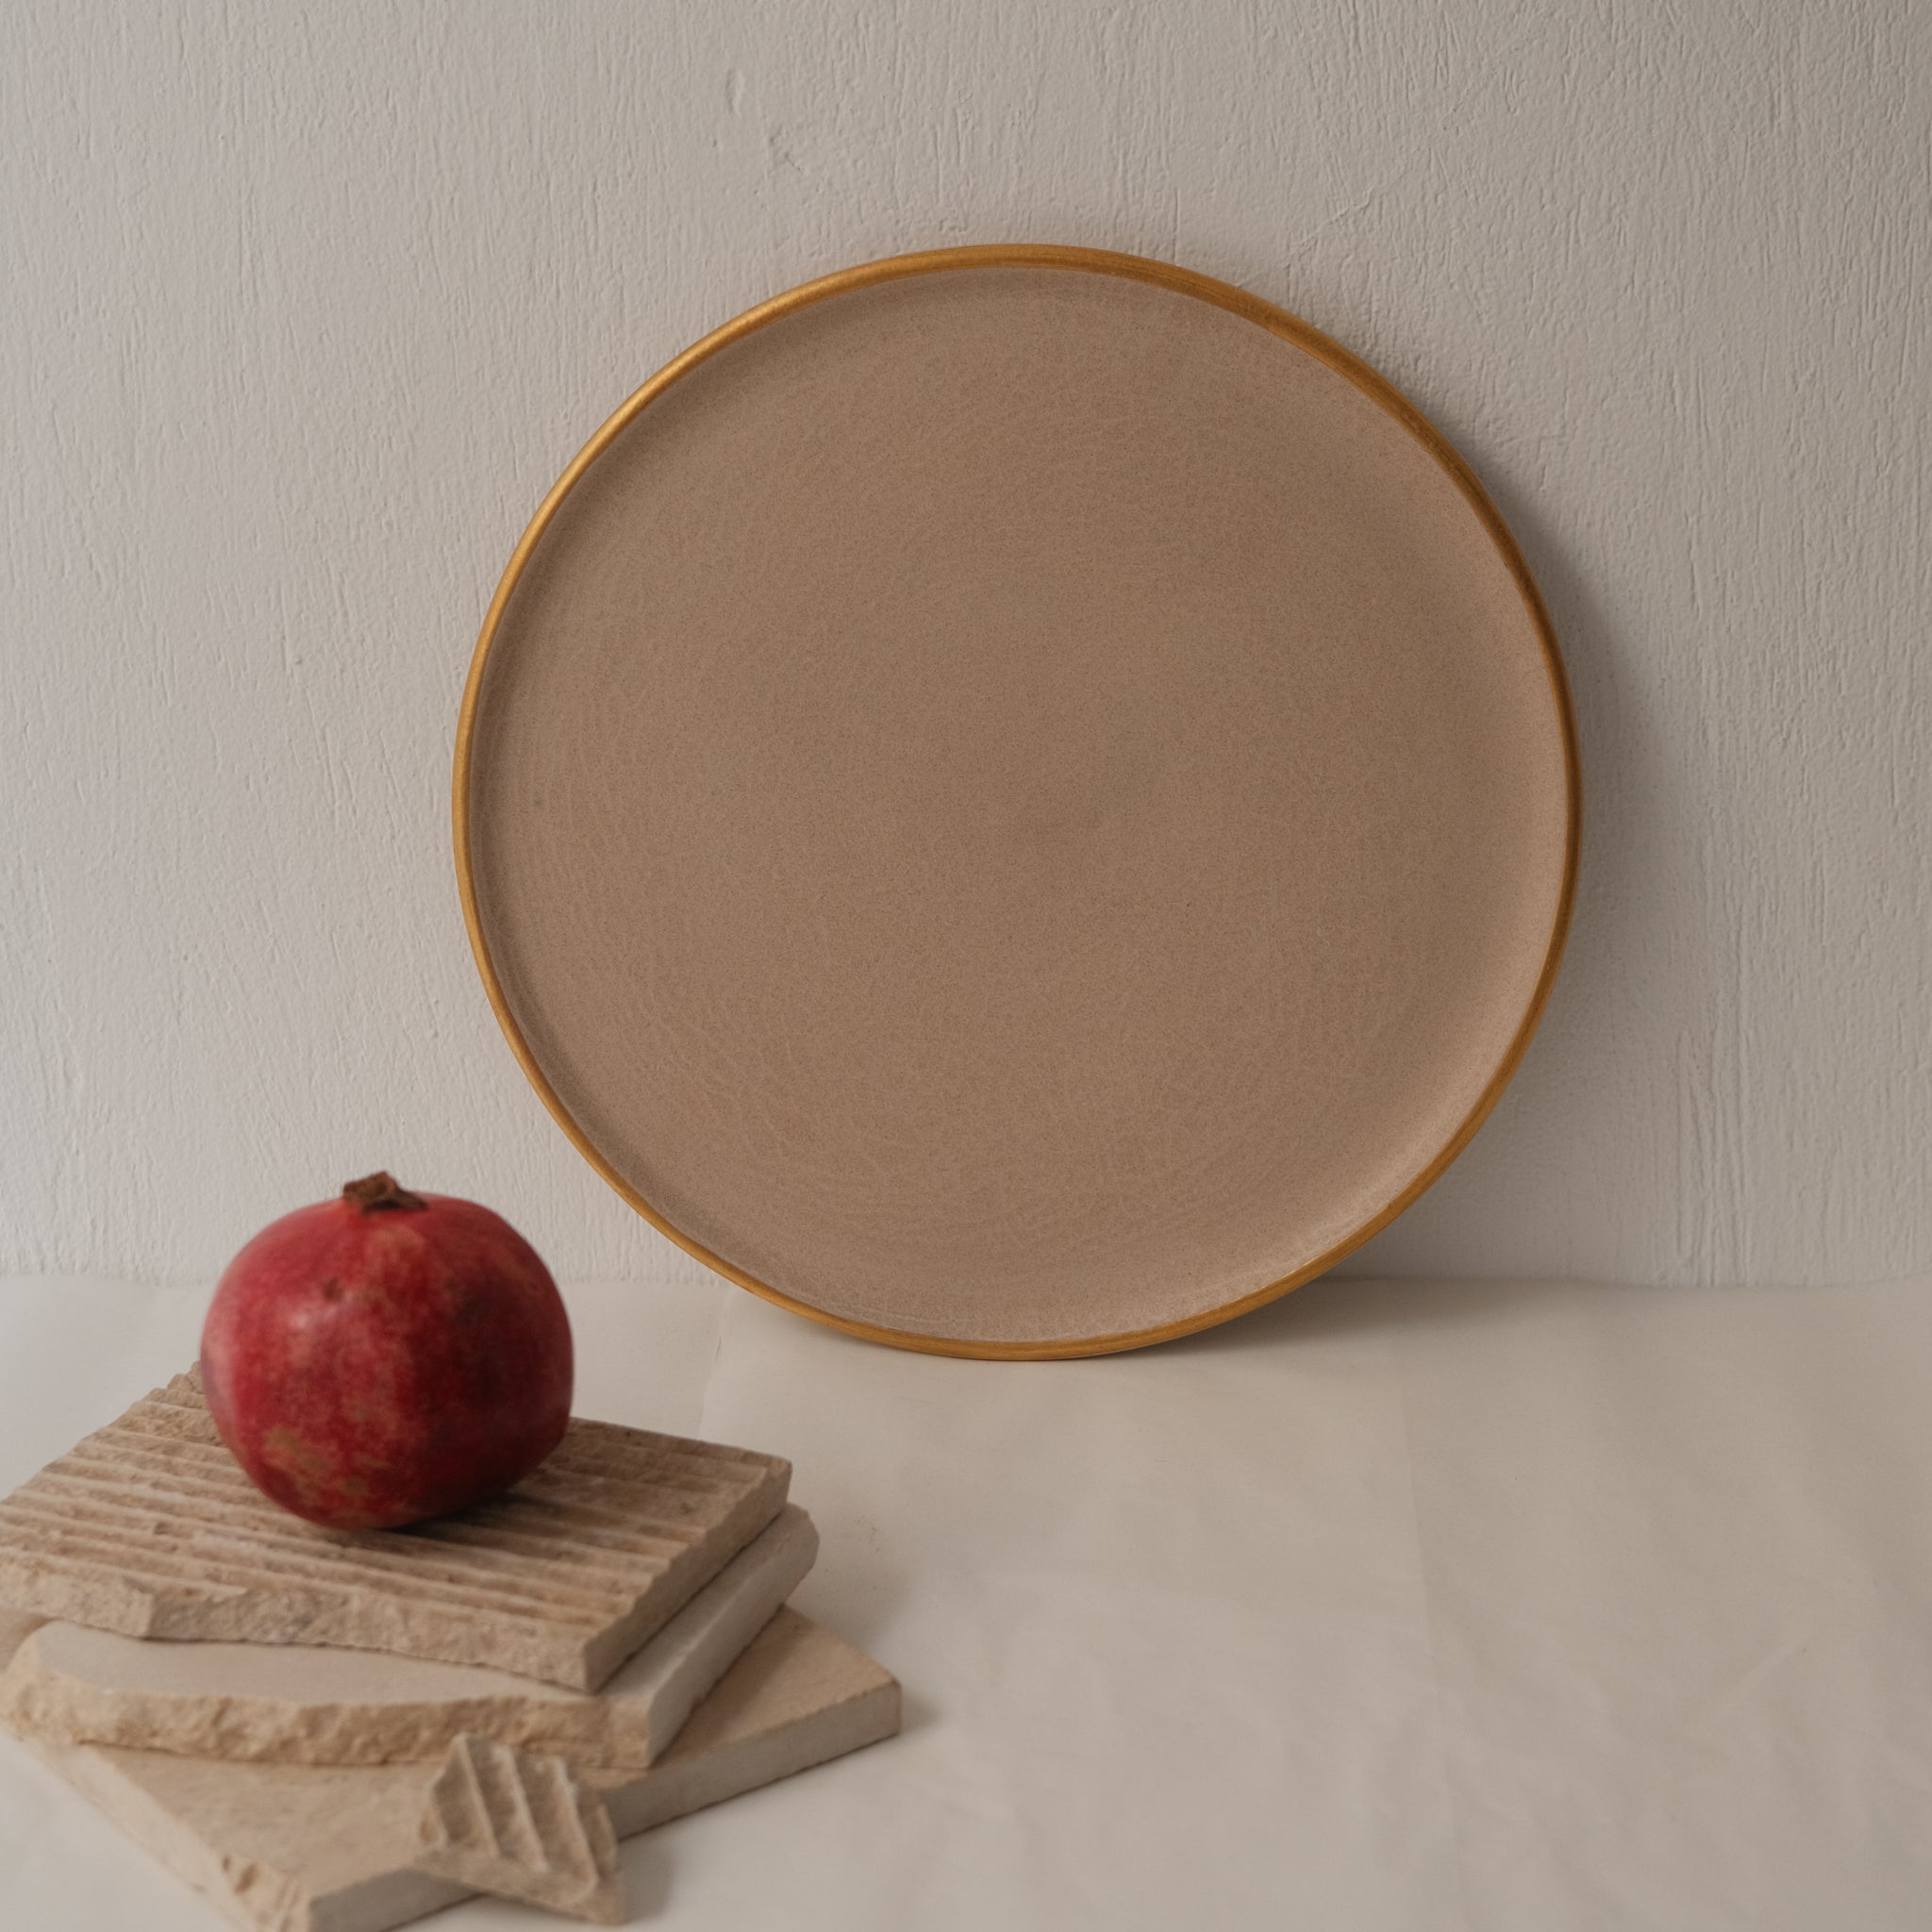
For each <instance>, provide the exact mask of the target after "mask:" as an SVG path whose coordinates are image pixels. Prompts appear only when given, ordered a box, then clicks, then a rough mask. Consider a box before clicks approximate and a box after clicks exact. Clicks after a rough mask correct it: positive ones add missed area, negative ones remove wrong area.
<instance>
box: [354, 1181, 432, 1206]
mask: <svg viewBox="0 0 1932 1932" xmlns="http://www.w3.org/2000/svg"><path fill="white" fill-rule="evenodd" d="M342 1199H343V1200H345V1201H353V1202H354V1203H355V1204H356V1206H357V1207H358V1208H361V1210H362V1211H363V1213H365V1214H374V1213H375V1211H376V1210H377V1209H378V1208H426V1207H428V1205H429V1203H428V1202H427V1201H425V1199H424V1198H423V1196H422V1195H421V1194H412V1193H410V1191H408V1188H405V1187H400V1186H398V1185H397V1183H396V1182H395V1181H393V1180H391V1178H390V1176H389V1175H388V1174H365V1175H364V1176H363V1177H362V1178H361V1179H360V1180H359V1181H351V1182H350V1183H349V1184H348V1186H347V1187H345V1188H344V1189H343V1190H342Z"/></svg>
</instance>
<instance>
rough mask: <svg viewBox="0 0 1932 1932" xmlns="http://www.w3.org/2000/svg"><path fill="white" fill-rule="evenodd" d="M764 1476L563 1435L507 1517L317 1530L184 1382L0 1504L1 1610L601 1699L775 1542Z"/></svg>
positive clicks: (683, 1452) (780, 1488)
mask: <svg viewBox="0 0 1932 1932" xmlns="http://www.w3.org/2000/svg"><path fill="white" fill-rule="evenodd" d="M790 1481H791V1465H790V1464H789V1463H788V1462H786V1461H784V1460H783V1459H782V1458H780V1457H774V1456H759V1455H756V1454H753V1453H752V1452H750V1451H747V1450H741V1449H727V1448H721V1447H719V1446H717V1445H716V1444H713V1443H708V1442H695V1441H687V1440H686V1439H684V1438H682V1437H676V1436H659V1435H654V1434H651V1433H650V1432H648V1431H645V1430H642V1429H626V1428H620V1427H618V1426H616V1425H615V1424H609V1423H593V1422H584V1421H573V1422H572V1424H570V1428H569V1431H568V1433H567V1434H566V1435H565V1437H564V1440H563V1441H562V1443H561V1444H560V1445H559V1446H558V1449H557V1450H556V1451H555V1453H554V1454H552V1455H551V1456H550V1457H549V1458H548V1459H547V1460H546V1461H545V1462H544V1463H543V1464H542V1466H541V1468H539V1469H536V1470H534V1471H532V1473H531V1474H529V1475H527V1476H525V1478H524V1480H523V1481H522V1482H520V1483H519V1484H517V1486H516V1487H515V1488H514V1489H512V1490H510V1491H508V1492H507V1493H505V1494H504V1495H502V1496H498V1497H495V1498H493V1499H492V1500H491V1501H490V1502H487V1503H480V1504H477V1505H475V1506H474V1507H471V1508H468V1509H462V1510H458V1511H456V1512H454V1513H453V1514H451V1515H448V1516H443V1517H438V1518H436V1519H434V1520H433V1521H432V1522H429V1523H425V1524H413V1525H411V1526H410V1527H409V1528H408V1529H401V1530H355V1531H342V1530H325V1529H320V1528H317V1527H316V1526H315V1525H314V1524H308V1523H304V1522H303V1521H301V1520H300V1519H299V1518H298V1517H294V1516H291V1515H290V1514H289V1513H288V1512H287V1511H286V1510H283V1509H280V1508H278V1507H276V1506H275V1504H273V1503H271V1502H269V1501H268V1499H267V1498H266V1497H264V1496H263V1495H261V1494H260V1493H259V1492H258V1491H257V1490H256V1488H255V1487H254V1485H253V1484H252V1483H250V1482H249V1480H248V1478H247V1477H246V1476H245V1475H244V1474H242V1469H241V1467H240V1465H239V1464H238V1463H237V1462H236V1461H235V1459H234V1457H232V1456H230V1455H229V1454H228V1452H227V1450H226V1448H225V1447H224V1445H223V1443H222V1441H221V1439H220V1437H219V1436H218V1435H217V1434H216V1433H215V1426H214V1422H213V1419H212V1418H211V1417H210V1416H209V1414H208V1405H207V1403H206V1402H205V1401H204V1399H203V1397H202V1393H201V1390H200V1386H199V1384H198V1382H197V1381H196V1379H195V1378H194V1377H193V1376H192V1375H177V1376H176V1377H175V1380H174V1381H173V1382H171V1383H170V1384H169V1385H168V1386H167V1387H166V1388H165V1389H158V1390H156V1391H154V1392H153V1393H152V1394H150V1395H148V1396H146V1397H144V1398H143V1399H142V1401H140V1402H137V1403H136V1404H135V1405H134V1407H132V1408H130V1409H129V1410H128V1411H127V1413H126V1414H125V1415H124V1416H122V1417H121V1418H120V1420H119V1421H118V1422H114V1423H110V1424H108V1426H107V1427H106V1428H104V1429H100V1430H97V1431H96V1432H95V1433H94V1434H93V1435H92V1436H89V1437H88V1438H87V1439H86V1440H85V1441H82V1442H80V1443H79V1444H78V1445H77V1446H76V1447H75V1448H74V1449H72V1450H70V1451H69V1452H68V1453H67V1454H66V1455H65V1456H63V1457H58V1459H57V1460H56V1461H54V1462H52V1463H49V1464H48V1466H47V1467H46V1468H45V1469H43V1470H42V1472H41V1473H40V1474H38V1475H36V1476H34V1477H32V1478H31V1479H30V1480H29V1481H27V1482H25V1483H24V1484H23V1485H22V1486H21V1487H20V1488H19V1489H17V1490H16V1491H13V1493H12V1494H11V1495H10V1496H8V1497H7V1498H5V1499H4V1500H0V1604H6V1605H8V1606H9V1607H13V1608H16V1609H22V1610H31V1611H34V1612H37V1613H38V1614H40V1615H42V1616H45V1617H58V1618H64V1619H66V1620H67V1621H69V1622H71V1623H77V1624H92V1625H95V1626H96V1627H98V1628H101V1629H106V1630H115V1631H119V1632H121V1633H122V1634H123V1635H125V1636H129V1637H153V1638H191V1639H202V1640H209V1641H243V1642H251V1643H325V1644H340V1645H347V1646H350V1647H352V1648H356V1649H365V1650H382V1651H391V1652H395V1653H397V1654H399V1655H402V1656H407V1657H430V1658H435V1659H438V1660H440V1661H441V1662H445V1663H462V1664H482V1665H489V1666H491V1667H493V1668H495V1669H498V1670H507V1671H513V1672H516V1673H517V1674H520V1675H524V1676H529V1677H541V1678H543V1679H545V1680H546V1681H548V1682H551V1683H557V1684H563V1685H566V1686H569V1687H570V1688H572V1689H574V1690H580V1691H590V1690H595V1689H596V1688H597V1687H598V1686H599V1685H600V1684H602V1683H603V1682H604V1681H605V1679H606V1678H608V1676H609V1675H610V1674H611V1673H612V1672H613V1671H614V1670H615V1669H616V1668H617V1667H618V1665H619V1664H621V1663H622V1662H623V1661H624V1660H625V1657H629V1656H630V1655H631V1653H632V1652H633V1651H635V1650H636V1649H637V1648H638V1646H639V1645H640V1644H641V1643H642V1642H643V1641H644V1640H645V1639H646V1638H648V1637H650V1636H651V1635H652V1634H653V1633H654V1632H655V1631H657V1630H659V1629H661V1628H662V1627H663V1626H664V1624H667V1623H668V1622H669V1621H670V1620H671V1618H672V1617H673V1616H675V1614H676V1612H677V1611H678V1610H679V1609H680V1608H681V1607H683V1605H684V1604H686V1603H687V1602H689V1601H690V1599H691V1597H692V1596H693V1595H694V1594H695V1593H696V1592H697V1591H699V1590H700V1589H702V1588H703V1587H704V1585H705V1584H706V1583H708V1581H709V1580H710V1579H711V1577H713V1576H715V1575H716V1574H718V1572H719V1571H720V1570H721V1569H723V1568H724V1565H725V1564H726V1563H727V1562H728V1561H729V1560H730V1559H731V1557H733V1556H734V1555H736V1553H737V1552H738V1551H739V1550H741V1549H742V1548H743V1547H744V1545H745V1544H746V1543H747V1542H749V1541H751V1539H752V1538H753V1537H754V1536H756V1535H757V1534H758V1531H759V1530H760V1529H762V1528H763V1527H764V1526H765V1524H768V1523H769V1522H771V1520H772V1519H773V1517H774V1516H775V1515H776V1514H777V1513H778V1511H779V1509H780V1508H781V1507H783V1505H784V1501H785V1492H786V1489H787V1487H788V1485H789V1484H790Z"/></svg>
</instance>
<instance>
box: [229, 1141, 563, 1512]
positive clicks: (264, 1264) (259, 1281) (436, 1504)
mask: <svg viewBox="0 0 1932 1932" xmlns="http://www.w3.org/2000/svg"><path fill="white" fill-rule="evenodd" d="M572 1373H573V1364H572V1355H571V1338H570V1320H569V1317H568V1316H567V1315H566V1314H565V1313H564V1308H563V1302H562V1299H561V1297H559V1295H558V1292H557V1284H556V1283H555V1282H554V1281H553V1280H551V1278H550V1271H549V1270H548V1269H547V1268H545V1267H544V1265H543V1263H542V1262H541V1260H540V1259H539V1258H538V1256H537V1251H536V1250H535V1249H534V1248H532V1247H531V1246H530V1244H529V1242H528V1241H525V1239H524V1238H523V1236H522V1235H520V1234H519V1233H518V1232H517V1231H516V1229H515V1228H513V1227H512V1226H511V1225H510V1224H509V1223H508V1222H507V1221H505V1220H504V1219H503V1218H502V1217H501V1216H500V1215H496V1214H492V1213H491V1211H490V1209H489V1208H482V1207H478V1206H477V1204H476V1203H475V1202H474V1201H459V1200H456V1199H454V1198H453V1197H451V1196H450V1195H447V1194H412V1193H411V1192H409V1191H408V1189H406V1188H400V1187H398V1186H397V1185H396V1183H395V1182H394V1181H392V1180H391V1178H390V1177H389V1175H388V1174H371V1175H370V1176H369V1177H368V1178H367V1179H366V1180H359V1181H351V1182H350V1183H349V1185H348V1186H347V1187H345V1188H344V1189H343V1190H342V1191H341V1195H340V1196H339V1197H338V1198H337V1199H335V1200H333V1201H323V1202H320V1203H318V1204H317V1205H316V1206H315V1207H313V1208H298V1209H296V1211H295V1212H294V1213H293V1214H287V1215H284V1216H283V1217H282V1219H281V1220H279V1221H276V1222H272V1223H271V1224H269V1225H268V1226H267V1227H265V1228H263V1229H262V1231H261V1232H260V1233H259V1234H258V1235H257V1236H256V1237H255V1239H254V1240H253V1241H250V1242H249V1243H248V1245H247V1246H246V1247H244V1248H243V1249H242V1252H241V1253H240V1254H239V1255H237V1256H236V1257H235V1258H234V1259H233V1260H232V1261H230V1262H229V1263H228V1266H227V1269H226V1272H225V1274H223V1275H222V1278H221V1281H220V1282H219V1283H218V1284H217V1286H216V1288H215V1296H214V1301H213V1302H212V1303H211V1304H210V1306H209V1307H208V1321H207V1323H206V1324H205V1325H204V1326H203V1328H202V1333H201V1379H202V1387H203V1389H204V1391H206V1392H207V1395H208V1407H209V1409H210V1410H211V1411H212V1412H213V1415H214V1421H215V1427H216V1428H217V1429H219V1430H220V1431H221V1436H222V1441H224V1442H225V1443H226V1444H227V1445H228V1447H229V1448H230V1449H231V1450H232V1451H233V1452H234V1456H235V1459H236V1461H238V1462H239V1463H240V1464H241V1465H242V1468H243V1469H244V1470H246V1471H247V1473H248V1475H249V1477H250V1479H251V1480H252V1481H253V1482H254V1484H255V1486H256V1487H257V1488H258V1490H260V1491H261V1492H262V1493H263V1494H264V1495H265V1496H268V1497H270V1498H272V1499H273V1500H274V1501H275V1502H277V1503H279V1504H280V1505H281V1506H282V1507H283V1508H285V1509H291V1510H292V1511H293V1512H294V1513H295V1514H296V1515H297V1516H302V1517H306V1518H307V1519H308V1521H309V1522H310V1523H319V1524H325V1525H326V1526H327V1527H329V1528H331V1529H389V1528H393V1527H395V1526H396V1525H397V1524H405V1523H417V1522H420V1521H421V1520H422V1519H423V1518H425V1517H426V1516H437V1515H441V1513H442V1512H443V1511H444V1510H447V1509H457V1508H460V1507H462V1506H463V1505H464V1504H466V1503H475V1502H480V1501H481V1500H482V1499H483V1498H484V1497H486V1496H492V1495H494V1494H496V1492H497V1491H500V1490H507V1489H508V1487H509V1486H510V1485H511V1484H512V1483H514V1482H516V1481H517V1480H518V1479H519V1478H520V1477H522V1476H525V1475H526V1474H529V1472H530V1471H531V1470H533V1469H534V1468H536V1466H537V1465H538V1463H540V1462H541V1461H542V1460H543V1458H544V1457H546V1456H548V1455H549V1454H550V1452H551V1451H552V1450H553V1449H554V1448H556V1447H557V1444H558V1441H559V1440H560V1439H561V1438H562V1435H563V1427H564V1424H565V1423H566V1422H567V1421H568V1420H569V1417H570V1398H571V1378H572Z"/></svg>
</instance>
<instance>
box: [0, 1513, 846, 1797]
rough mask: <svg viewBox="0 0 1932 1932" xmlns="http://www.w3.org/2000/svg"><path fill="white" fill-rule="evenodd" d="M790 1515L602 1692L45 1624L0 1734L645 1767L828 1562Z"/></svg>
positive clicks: (181, 1752) (456, 1670) (278, 1648)
mask: <svg viewBox="0 0 1932 1932" xmlns="http://www.w3.org/2000/svg"><path fill="white" fill-rule="evenodd" d="M818 1541H819V1540H818V1532H817V1531H816V1530H815V1529H814V1528H813V1527H812V1523H811V1518H810V1517H808V1515H807V1514H806V1513H805V1511H804V1510H803V1509H800V1508H798V1507H796V1506H795V1505H793V1504H789V1503H788V1504H787V1505H786V1506H785V1507H784V1509H783V1510H781V1511H780V1512H779V1516H778V1520H777V1521H776V1522H775V1523H774V1524H772V1525H771V1526H770V1527H769V1528H768V1529H766V1530H764V1531H763V1532H761V1533H760V1534H759V1535H758V1537H756V1538H755V1539H754V1540H753V1541H751V1542H750V1543H749V1544H748V1545H747V1546H746V1547H745V1548H744V1549H742V1550H741V1551H740V1552H739V1553H738V1555H737V1556H735V1557H732V1559H731V1561H730V1562H729V1563H727V1564H726V1565H725V1566H724V1569H723V1570H722V1571H720V1572H719V1573H718V1574H717V1575H716V1576H714V1577H713V1578H712V1579H711V1580H710V1582H709V1583H708V1584H706V1585H705V1587H704V1589H702V1590H701V1591H698V1593H697V1595H696V1596H694V1597H692V1598H691V1602H690V1603H688V1604H686V1605H685V1607H683V1609H681V1610H679V1611H678V1613H677V1614H676V1616H675V1617H674V1618H672V1620H671V1621H670V1623H668V1624H665V1626H664V1627H663V1629H661V1630H660V1631H658V1634H657V1635H656V1636H655V1637H653V1638H652V1639H651V1640H650V1641H649V1642H647V1643H646V1644H645V1645H644V1646H643V1648H642V1649H641V1650H640V1651H639V1652H638V1653H637V1655H636V1656H635V1657H631V1658H629V1659H628V1660H627V1661H626V1662H625V1664H624V1665H623V1666H622V1667H621V1668H620V1669H619V1671H618V1672H617V1674H616V1675H615V1676H613V1677H612V1678H611V1679H610V1681H609V1682H608V1684H606V1685H605V1687H604V1688H603V1690H602V1691H566V1690H563V1689H561V1688H560V1687H559V1686H558V1685H555V1684H540V1683H538V1682H536V1681H535V1680H534V1679H533V1678H529V1677H515V1676H512V1675H510V1674H509V1673H508V1671H486V1670H478V1669H476V1668H475V1667H474V1666H471V1665H466V1664H440V1663H428V1662H425V1661H424V1660H422V1659H421V1658H417V1657H385V1656H383V1655H382V1654H381V1653H379V1652H375V1651H358V1650H330V1649H326V1648H324V1647H323V1646H321V1645H317V1644H303V1643H297V1644H255V1643H149V1642H144V1641H142V1639H140V1638H138V1637H122V1636H120V1635H118V1634H116V1633H115V1632H113V1631H111V1630H93V1629H90V1628H88V1627H87V1626H86V1625H85V1624H68V1623H52V1624H42V1626H41V1628H40V1629H38V1630H37V1631H35V1632H34V1633H33V1635H32V1636H30V1637H28V1638H27V1640H26V1641H25V1642H24V1643H23V1644H21V1646H20V1648H19V1649H18V1650H17V1651H15V1653H14V1656H13V1661H12V1662H11V1663H10V1664H8V1666H7V1667H6V1669H5V1670H4V1671H0V1723H5V1724H7V1725H8V1728H9V1729H11V1730H12V1731H14V1732H15V1733H16V1734H18V1735H19V1736H21V1737H31V1738H42V1739H45V1740H48V1741H49V1742H52V1743H57V1744H114V1745H119V1746H121V1747H123V1748H125V1749H129V1750H137V1751H169V1752H173V1753H175V1754H176V1755H178V1756H185V1757H226V1758H234V1759H247V1760H258V1761H262V1762H270V1763H281V1764H396V1763H402V1762H405V1761H408V1760H411V1759H437V1758H441V1757H442V1756H443V1754H444V1753H446V1752H447V1751H448V1749H449V1747H450V1745H451V1744H452V1743H453V1742H454V1741H455V1740H457V1739H458V1737H460V1736H462V1735H464V1734H465V1733H472V1734H475V1735H477V1736H481V1737H488V1738H491V1739H494V1740H497V1741H498V1742H500V1743H505V1744H513V1745H516V1746H518V1747H519V1748H521V1749H524V1750H527V1751H534V1752H539V1753H549V1754H553V1755H556V1756H559V1757H568V1758H570V1759H571V1760H572V1761H573V1762H574V1763H577V1764H593V1765H601V1766H608V1767H610V1768H612V1769H618V1770H639V1771H641V1770H642V1769H643V1767H644V1766H645V1765H647V1764H649V1763H650V1762H651V1761H652V1759H653V1758H654V1757H658V1756H659V1755H661V1753H662V1752H663V1751H664V1749H665V1747H666V1746H668V1745H669V1744H670V1742H671V1740H673V1739H674V1738H675V1737H676V1735H677V1733H678V1731H679V1729H680V1728H681V1727H682V1726H683V1724H684V1722H685V1720H686V1719H687V1718H688V1717H689V1716H690V1715H691V1711H692V1709H693V1708H694V1707H696V1705H697V1703H698V1701H699V1700H700V1699H701V1698H702V1697H704V1696H705V1694H706V1693H707V1692H708V1691H709V1690H710V1689H711V1687H712V1686H713V1685H714V1684H715V1683H717V1681H718V1679H719V1678H720V1677H722V1676H723V1675H724V1673H725V1672H726V1671H727V1670H729V1669H730V1668H731V1666H732V1665H733V1664H734V1663H735V1662H737V1660H738V1658H739V1657H740V1655H741V1653H742V1651H743V1649H744V1647H745V1645H746V1644H748V1643H749V1642H750V1641H751V1640H752V1639H753V1638H754V1637H756V1636H757V1635H758V1632H759V1631H760V1630H761V1629H763V1628H764V1626H765V1624H767V1623H769V1622H770V1621H771V1619H772V1617H773V1615H774V1613H775V1612H776V1610H777V1608H778V1607H779V1605H780V1604H782V1603H783V1602H784V1601H785V1599H786V1598H787V1597H788V1596H790V1595H791V1591H793V1590H794V1589H795V1588H796V1587H797V1586H798V1584H799V1583H800V1582H801V1581H802V1580H803V1579H804V1577H805V1575H806V1574H807V1572H808V1571H809V1570H810V1568H811V1565H812V1559H813V1557H815V1556H816V1555H817V1553H818Z"/></svg>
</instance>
